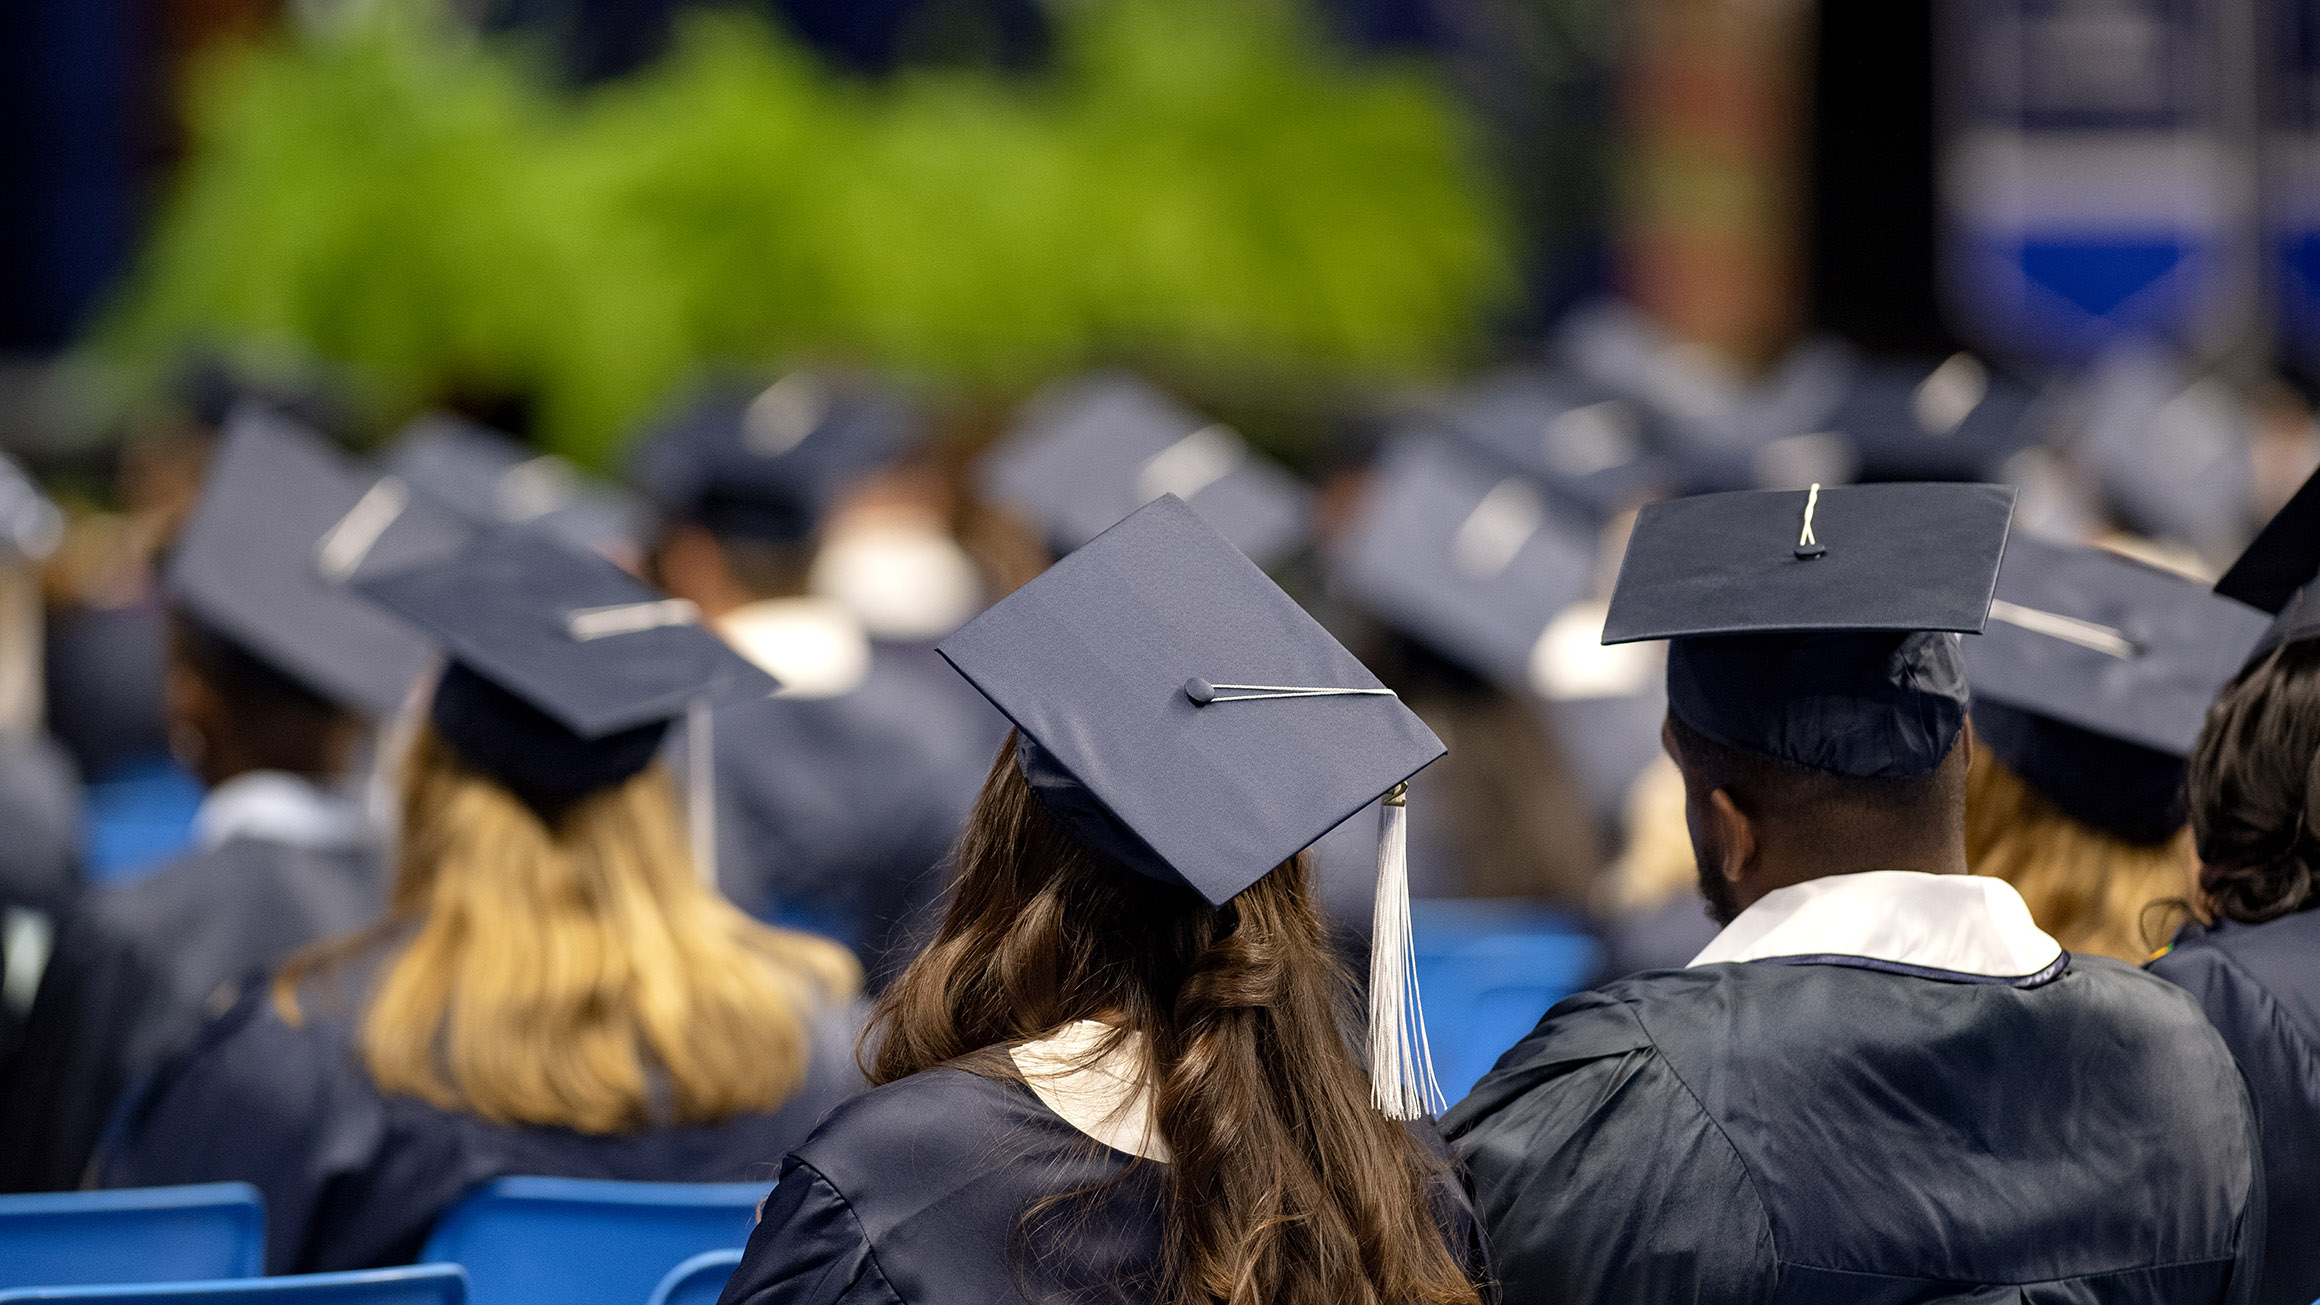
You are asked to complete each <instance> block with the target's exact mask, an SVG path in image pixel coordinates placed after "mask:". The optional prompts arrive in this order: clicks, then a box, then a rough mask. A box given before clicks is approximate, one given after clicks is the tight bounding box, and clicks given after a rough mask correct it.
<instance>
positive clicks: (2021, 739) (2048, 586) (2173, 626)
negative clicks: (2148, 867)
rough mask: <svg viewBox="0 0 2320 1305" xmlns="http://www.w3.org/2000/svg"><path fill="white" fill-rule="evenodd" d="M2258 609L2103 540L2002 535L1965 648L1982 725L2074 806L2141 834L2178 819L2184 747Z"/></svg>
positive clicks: (2081, 815) (2021, 767)
mask: <svg viewBox="0 0 2320 1305" xmlns="http://www.w3.org/2000/svg"><path fill="white" fill-rule="evenodd" d="M2264 625H2265V617H2264V614H2263V613H2261V612H2258V611H2256V610H2255V609H2254V608H2252V607H2249V606H2247V605H2245V604H2243V603H2239V602H2235V601H2233V600H2231V599H2229V598H2221V597H2218V596H2216V595H2215V594H2212V593H2210V592H2208V590H2207V587H2206V586H2204V585H2202V584H2199V583H2198V582H2197V581H2193V580H2187V579H2185V578H2183V577H2182V576H2178V575H2173V574H2170V573H2168V572H2165V571H2160V570H2157V569H2154V568H2152V567H2148V566H2145V565H2143V564H2142V563H2140V562H2134V561H2130V560H2128V559H2126V558H2123V557H2119V556H2117V555H2116V554H2113V553H2107V552H2104V551H2102V550H2101V549H2096V548H2083V547H2070V546H2065V545H2060V544H2051V543H2047V542H2045V541H2042V540H2036V539H2016V540H2014V541H2013V542H2012V543H2011V544H2009V545H2008V546H2007V549H2006V564H2005V566H2004V567H2003V568H2002V569H2001V570H2000V571H1999V573H1998V592H1997V599H1996V601H1995V602H1993V603H1992V604H1991V607H1990V624H1989V628H1988V629H1987V631H1985V632H1984V634H1983V636H1982V637H1981V638H1979V639H1975V640H1971V641H1970V642H1969V643H1968V645H1967V647H1966V650H1965V654H1966V676H1967V679H1968V680H1969V681H1970V682H1971V684H1972V685H1973V693H1974V708H1973V718H1974V732H1975V733H1976V734H1977V735H1979V736H1981V738H1982V739H1983V741H1984V742H1985V743H1987V744H1988V745H1989V746H1990V748H1991V749H1992V750H1993V751H1995V752H1996V753H1997V754H1998V759H1999V760H2001V761H2003V762H2005V763H2006V765H2007V766H2008V767H2010V768H2012V769H2013V770H2014V771H2015V772H2016V773H2018V774H2020V775H2021V776H2022V778H2023V779H2025V780H2027V781H2029V783H2030V785H2031V787H2033V788H2035V789H2037V790H2038V791H2039V792H2040V793H2043V794H2045V795H2046V796H2047V797H2048V798H2050V799H2052V800H2053V801H2054V803H2055V805H2057V806H2059V807H2061V808H2062V809H2063V810H2064V811H2066V812H2068V813H2069V814H2070V815H2072V816H2073V817H2075V818H2077V819H2079V820H2081V821H2084V822H2086V823H2087V824H2090V825H2094V826H2096V827H2098V828H2101V829H2106V830H2110V831H2111V832H2113V833H2116V834H2119V835H2120V836H2122V837H2125V838H2129V839H2132V840H2134V841H2137V842H2156V841H2159V840H2162V839H2165V838H2166V837H2168V836H2170V835H2172V834H2173V833H2174V832H2175V831H2176V830H2177V829H2179V828H2181V827H2182V824H2183V819H2184V808H2183V796H2182V786H2183V766H2184V758H2185V757H2186V756H2188V755H2189V754H2190V752H2191V748H2192V745H2193V744H2195V743H2196V742H2197V741H2198V739H2199V731H2200V727H2201V726H2202V725H2203V724H2204V723H2205V721H2206V718H2207V706H2208V704H2209V703H2210V702H2213V701H2214V700H2215V694H2216V691H2217V690H2219V689H2221V688H2222V687H2223V685H2224V683H2225V682H2226V681H2228V680H2229V679H2230V678H2231V677H2232V675H2233V674H2234V673H2235V672H2236V671H2238V669H2239V667H2240V664H2241V662H2242V661H2244V660H2245V659H2246V656H2247V650H2248V649H2249V648H2250V647H2251V646H2253V645H2254V643H2255V641H2256V639H2257V637H2258V636H2260V635H2261V634H2262V633H2263V629H2264Z"/></svg>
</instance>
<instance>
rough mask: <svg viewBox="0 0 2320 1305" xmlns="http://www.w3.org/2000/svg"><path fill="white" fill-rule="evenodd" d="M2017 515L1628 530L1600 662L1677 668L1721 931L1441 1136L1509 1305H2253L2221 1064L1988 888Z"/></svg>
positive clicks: (1867, 511) (1998, 889) (1829, 494)
mask: <svg viewBox="0 0 2320 1305" xmlns="http://www.w3.org/2000/svg"><path fill="white" fill-rule="evenodd" d="M2011 506H2012V492H2011V491H2010V490H2005V489H2001V488H1998V487H1995V486H1984V485H1862V486H1849V487H1844V488H1839V489H1834V490H1818V489H1817V487H1816V490H1815V491H1813V492H1810V493H1809V494H1808V493H1795V492H1776V493H1740V494H1715V495H1708V496H1705V497H1700V498H1693V499H1679V500H1674V501H1671V502H1666V503H1659V504H1654V505H1652V506H1651V507H1647V508H1645V509H1644V510H1643V513H1642V514H1641V516H1640V517H1639V518H1638V519H1637V522H1636V527H1635V534H1634V537H1633V539H1632V540H1631V542H1630V543H1629V545H1628V550H1627V556H1626V559H1625V562H1624V563H1623V565H1622V568H1621V573H1620V578H1619V585H1618V589H1617V591H1616V592H1615V594H1614V596H1613V599H1612V605H1611V612H1610V617H1609V621H1608V623H1607V625H1606V628H1605V636H1604V637H1605V638H1607V639H1610V640H1614V641H1619V640H1634V639H1649V638H1671V639H1672V640H1673V642H1672V643H1671V644H1670V647H1669V651H1668V668H1667V684H1668V718H1667V723H1666V727H1665V735H1664V738H1665V742H1666V746H1667V749H1668V752H1669V755H1670V756H1672V757H1673V758H1674V760H1675V763H1676V765H1677V766H1678V768H1680V769H1681V770H1682V772H1683V777H1684V784H1685V788H1686V791H1687V795H1688V796H1687V803H1688V811H1687V814H1688V817H1689V820H1690V824H1691V830H1692V843H1693V850H1694V853H1695V855H1696V857H1697V859H1698V862H1699V870H1700V879H1701V885H1702V888H1703V890H1704V891H1705V893H1706V895H1707V897H1708V900H1709V902H1710V903H1711V905H1712V906H1713V908H1714V910H1715V914H1716V916H1717V918H1718V919H1719V920H1721V921H1723V922H1724V924H1725V928H1724V930H1723V932H1722V933H1720V934H1718V935H1717V936H1716V939H1715V941H1714V942H1712V943H1710V944H1709V946H1708V947H1707V949H1706V950H1705V951H1703V952H1701V953H1700V955H1699V956H1698V957H1697V958H1695V959H1694V960H1693V962H1692V964H1691V966H1690V967H1689V968H1687V969H1683V970H1674V971H1660V972H1657V973H1647V974H1642V975H1637V976H1633V977H1630V978H1627V979H1623V980H1619V981H1617V982H1614V983H1611V984H1609V985H1606V986H1605V987H1603V988H1601V989H1598V990H1596V991H1594V992H1590V993H1585V994H1582V995H1580V996H1577V997H1573V998H1571V999H1570V1000H1568V1001H1565V1002H1563V1003H1562V1004H1560V1005H1558V1006H1557V1007H1555V1008H1554V1009H1553V1010H1551V1011H1549V1012H1548V1013H1547V1015H1546V1017H1545V1018H1544V1019H1542V1020H1541V1021H1540V1022H1539V1026H1538V1028H1537V1029H1536V1030H1535V1031H1533V1032H1532V1033H1531V1035H1530V1036H1529V1037H1527V1038H1525V1039H1523V1040H1522V1041H1521V1042H1519V1043H1517V1044H1516V1045H1515V1047H1514V1048H1513V1049H1512V1050H1511V1051H1509V1052H1508V1053H1507V1054H1506V1056H1505V1057H1504V1058H1502V1059H1501V1060H1500V1061H1499V1063H1498V1066H1497V1068H1496V1069H1494V1070H1493V1071H1492V1072H1491V1073H1490V1074H1489V1075H1488V1076H1486V1077H1485V1078H1484V1079H1483V1080H1482V1082H1481V1083H1480V1084H1479V1085H1477V1086H1476V1088H1475V1089H1474V1092H1473V1094H1472V1095H1471V1096H1469V1097H1468V1098H1467V1099H1466V1100H1465V1101H1463V1102H1461V1103H1459V1105H1457V1106H1456V1107H1454V1108H1453V1109H1452V1110H1451V1111H1450V1113H1449V1115H1448V1116H1446V1117H1445V1119H1444V1121H1443V1123H1444V1129H1445V1131H1446V1132H1447V1133H1448V1134H1449V1136H1450V1138H1451V1140H1452V1143H1453V1145H1454V1147H1455V1148H1456V1150H1457V1152H1458V1154H1459V1155H1460V1156H1461V1158H1463V1159H1464V1161H1465V1162H1466V1164H1467V1166H1468V1168H1469V1172H1470V1174H1471V1178H1472V1182H1473V1184H1474V1191H1475V1202H1476V1206H1477V1208H1478V1209H1479V1210H1480V1211H1481V1214H1482V1216H1483V1221H1484V1224H1485V1226H1486V1227H1487V1228H1488V1230H1489V1233H1490V1241H1491V1250H1492V1258H1493V1260H1494V1262H1495V1263H1496V1265H1497V1267H1498V1270H1499V1272H1500V1274H1501V1276H1502V1280H1503V1281H1504V1283H1505V1286H1506V1292H1507V1296H1508V1298H1509V1299H1511V1300H1525V1301H1550V1300H1553V1301H1561V1300H1569V1301H1589V1302H1602V1303H1605V1305H1612V1303H1616V1302H1654V1303H1655V1305H1658V1303H1664V1302H1740V1301H1783V1302H1805V1301H1840V1300H1841V1301H1857V1300H1891V1301H1903V1300H1906V1301H1912V1302H1931V1301H1957V1302H1964V1301H1969V1300H1971V1301H1984V1300H1996V1299H2001V1298H2002V1299H2007V1300H2025V1301H2048V1300H2052V1301H2062V1300H2069V1301H2104V1302H2129V1301H2133V1302H2161V1301H2164V1302H2169V1303H2170V1305H2184V1303H2186V1302H2195V1301H2226V1300H2231V1301H2240V1300H2245V1299H2247V1298H2248V1296H2249V1294H2250V1293H2251V1292H2252V1291H2253V1290H2254V1285H2255V1275H2256V1272H2257V1268H2258V1255H2259V1247H2260V1245H2261V1228H2262V1220H2263V1210H2262V1208H2261V1204H2260V1201H2259V1200H2258V1196H2257V1194H2258V1192H2259V1191H2260V1190H2261V1189H2260V1188H2259V1187H2258V1186H2257V1185H2256V1184H2257V1181H2258V1176H2257V1175H2256V1174H2255V1173H2254V1153H2255V1147H2256V1139H2255V1121H2254V1119H2253V1117H2252V1114H2251V1112H2250V1110H2249V1108H2248V1105H2247V1096H2246V1092H2245V1089H2243V1088H2242V1086H2241V1084H2240V1077H2239V1073H2238V1070H2237V1069H2236V1068H2235V1067H2234V1066H2233V1065H2232V1063H2231V1056H2230V1053H2229V1052H2228V1051H2226V1050H2225V1048H2224V1047H2223V1045H2222V1042H2221V1040H2220V1039H2218V1038H2215V1037H2213V1036H2211V1034H2212V1030H2210V1029H2209V1028H2208V1027H2207V1026H2206V1021H2205V1020H2203V1019H2201V1018H2200V1017H2199V1013H2198V1011H2197V1010H2196V1009H2195V1008H2194V1007H2193V1005H2192V1004H2191V1003H2189V1002H2188V1001H2185V1000H2183V999H2181V998H2180V996H2179V995H2178V994H2176V993H2173V992H2171V991H2169V990H2168V989H2167V987H2166V986H2165V985H2163V984H2159V983H2155V982H2153V981H2152V980H2151V978H2150V976H2148V975H2145V974H2143V973H2141V972H2140V971H2137V970H2135V969H2133V968H2130V967H2128V966H2126V965H2122V964H2120V963H2118V962H2116V961H2112V960H2108V959H2105V958H2102V957H2088V956H2073V955H2071V954H2070V953H2068V952H2065V951H2063V950H2062V948H2061V947H2060V946H2058V945H2057V944H2056V943H2055V941H2054V940H2053V939H2052V938H2051V937H2048V936H2047V935H2046V934H2044V933H2042V932H2040V931H2039V930H2038V928H2037V926H2035V925H2034V924H2032V923H2031V920H2030V915H2029V912H2027V911H2026V910H2024V909H2023V907H2022V901H2021V898H2020V897H2019V896H2018V895H2017V894H2016V893H2015V892H2014V890H2013V889H2012V888H2011V887H2010V886H2008V885H2007V884H2006V883H2004V882H2003V881H2001V880H1997V879H1991V878H1986V877H1982V876H1976V875H1970V874H1968V873H1966V861H1965V848H1964V810H1963V806H1964V796H1965V772H1966V767H1967V764H1968V761H1969V756H1968V754H1969V753H1970V751H1971V750H1972V745H1971V743H1970V742H1964V741H1961V737H1962V731H1963V729H1964V725H1965V707H1966V689H1965V682H1964V675H1963V671H1962V667H1961V666H1960V655H1959V651H1958V641H1957V639H1956V637H1955V635H1953V634H1949V633H1939V632H1940V631H1971V630H1975V629H1977V628H1979V627H1980V626H1981V625H1982V623H1983V621H1984V619H1985V614H1986V612H1987V609H1988V606H1989V602H1990V592H1991V585H1992V582H1993V580H1994V579H1995V576H1996V572H1997V567H1998V558H1999V554H2000V551H2001V549H2002V548H2003V546H2004V543H2005V535H2006V526H2007V518H2008V514H2009V512H2010V511H2011ZM1816 509H1817V511H1816ZM1800 514H1801V527H1802V528H1801V529H1800ZM1816 518H1817V519H1816Z"/></svg>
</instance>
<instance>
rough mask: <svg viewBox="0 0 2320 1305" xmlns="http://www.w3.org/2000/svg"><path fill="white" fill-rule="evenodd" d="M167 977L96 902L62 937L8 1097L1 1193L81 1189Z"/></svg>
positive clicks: (0, 1124) (3, 1106) (3, 1104)
mask: <svg viewBox="0 0 2320 1305" xmlns="http://www.w3.org/2000/svg"><path fill="white" fill-rule="evenodd" d="M159 987H160V985H159V983H158V982H157V981H156V979H155V977H154V976H153V975H152V974H151V973H150V972H148V970H147V969H146V967H145V966H144V965H143V964H142V963H141V961H140V960H139V958H138V956H137V954H136V951H135V949H134V948H132V947H130V946H128V945H127V944H126V943H125V941H124V940H122V939H121V938H120V937H119V936H118V935H117V934H116V933H115V932H114V931H113V930H112V929H110V928H109V927H107V925H106V924H105V922H104V920H103V919H102V918H101V916H100V913H99V912H98V911H96V910H94V909H84V910H82V911H80V912H77V913H76V914H75V915H74V916H73V917H72V918H71V919H70V920H69V921H68V922H67V924H66V925H65V927H64V929H63V930H62V931H61V933H60V934H59V936H58V938H57V943H56V951H55V953H54V955H53V956H52V957H51V958H50V960H49V963H48V969H47V971H46V972H45V973H44V974H43V975H42V976H41V982H40V991H39V994H38V995H37V996H36V997H34V998H33V1003H32V1013H31V1017H30V1019H29V1020H28V1021H27V1022H26V1024H25V1029H24V1042H23V1044H22V1046H21V1047H20V1048H19V1050H18V1056H17V1059H16V1062H15V1065H16V1070H15V1072H14V1073H13V1074H12V1075H10V1077H9V1081H8V1082H7V1084H6V1090H5V1096H4V1099H0V1190H7V1191H18V1192H37V1191H56V1190H62V1189H65V1188H72V1187H78V1186H80V1184H81V1179H82V1177H83V1174H84V1171H85V1170H86V1169H87V1167H88V1162H89V1156H90V1154H91V1152H93V1151H94V1150H95V1149H96V1145H97V1139H98V1137H99V1135H100V1134H101V1133H102V1132H103V1129H104V1125H105V1118H106V1116H107V1114H108V1113H109V1112H110V1111H111V1110H112V1108H113V1105H114V1103H115V1102H116V1101H118V1100H120V1097H121V1094H122V1092H123V1091H124V1090H125V1089H126V1088H127V1087H128V1086H129V1081H130V1079H131V1077H132V1074H133V1066H132V1064H131V1063H130V1052H129V1047H130V1043H131V1042H132V1040H133V1038H134V1036H135V1035H136V1034H137V1033H138V1032H139V1031H140V1029H141V1027H142V1025H143V1023H144V1021H145V1015H146V1013H147V1012H148V1011H149V1010H150V1009H151V1008H152V1007H153V1006H154V1005H155V1003H156V1002H157V1000H158V997H159Z"/></svg>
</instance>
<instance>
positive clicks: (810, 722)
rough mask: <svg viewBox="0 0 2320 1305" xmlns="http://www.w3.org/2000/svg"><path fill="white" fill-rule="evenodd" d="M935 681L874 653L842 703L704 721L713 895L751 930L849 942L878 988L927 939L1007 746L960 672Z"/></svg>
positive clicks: (927, 672)
mask: <svg viewBox="0 0 2320 1305" xmlns="http://www.w3.org/2000/svg"><path fill="white" fill-rule="evenodd" d="M937 674H938V671H937V669H936V668H933V667H930V666H928V665H926V664H925V663H924V662H923V660H922V659H919V658H914V657H908V656H905V655H903V653H902V652H900V651H898V650H896V649H893V648H890V647H887V646H883V645H882V646H878V647H876V648H875V650H874V652H873V654H872V658H871V664H870V672H869V675H868V677H867V678H866V679H865V680H864V681H863V683H862V684H861V685H860V686H859V687H857V688H856V689H854V690H853V691H852V692H850V693H844V694H840V695H837V696H835V697H829V698H761V699H755V700H748V701H742V702H734V703H729V704H727V705H725V706H721V707H719V708H718V709H717V712H716V716H715V718H714V721H713V731H714V735H715V742H716V757H717V804H718V805H717V825H718V838H717V858H718V860H717V878H718V882H719V884H720V886H722V887H723V888H724V890H725V893H726V895H727V896H729V897H731V898H732V899H733V901H734V902H735V903H736V904H737V905H739V906H740V907H741V908H742V909H743V910H746V911H748V912H750V913H751V914H753V915H756V916H758V917H759V918H761V919H767V920H776V921H779V922H781V923H785V924H791V925H795V926H798V927H800V928H811V929H816V930H818V931H821V932H824V933H827V934H829V935H830V936H832V937H835V938H837V939H839V940H840V941H842V942H845V943H847V944H848V945H849V946H851V947H853V949H854V952H855V954H856V955H857V956H859V957H860V958H861V961H862V964H863V967H864V968H865V969H866V970H867V971H869V974H870V979H871V984H872V987H873V988H877V987H880V986H883V984H884V981H885V980H886V979H887V978H889V977H891V976H892V975H893V974H894V972H896V971H897V970H899V969H900V968H901V966H902V965H903V964H905V963H907V962H908V960H909V959H910V956H911V954H912V953H913V952H914V950H915V949H914V942H915V941H916V939H917V937H918V935H919V934H921V933H924V932H928V931H929V929H928V926H929V925H930V924H931V923H932V919H931V917H932V915H933V913H934V911H935V909H936V904H937V903H938V902H939V901H940V899H941V897H942V892H943V877H942V874H941V872H940V871H939V869H938V868H937V867H938V863H940V862H941V861H942V860H943V858H944V857H945V856H946V855H947V854H948V853H949V851H950V847H951V843H952V842H953V841H954V840H955V839H956V838H957V837H958V835H959V831H960V830H961V829H962V828H963V827H964V826H965V824H966V818H967V813H968V811H970V810H971V809H972V808H973V806H974V801H975V795H976V794H977V793H978V792H979V791H980V790H981V787H982V783H983V777H984V775H985V774H987V773H988V772H989V770H990V767H991V759H992V758H993V757H994V756H995V755H996V754H997V752H998V748H999V743H1000V740H1001V739H1003V738H1004V737H1005V732H1006V721H1005V719H1004V718H1002V717H1001V716H1000V715H999V714H998V712H997V711H995V710H993V709H992V708H991V707H990V705H989V704H988V703H985V702H983V701H982V699H981V698H980V697H979V696H978V697H976V698H975V699H974V701H972V702H969V701H967V700H966V699H965V698H963V697H962V696H961V694H960V692H959V690H960V689H961V688H963V687H964V682H963V681H961V680H960V679H959V677H958V676H957V674H956V673H955V672H952V671H950V670H949V669H948V668H947V667H945V668H940V670H939V674H940V675H943V676H948V677H949V683H944V682H943V681H941V680H938V679H936V678H935V676H936V675H937ZM970 692H971V690H970Z"/></svg>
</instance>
